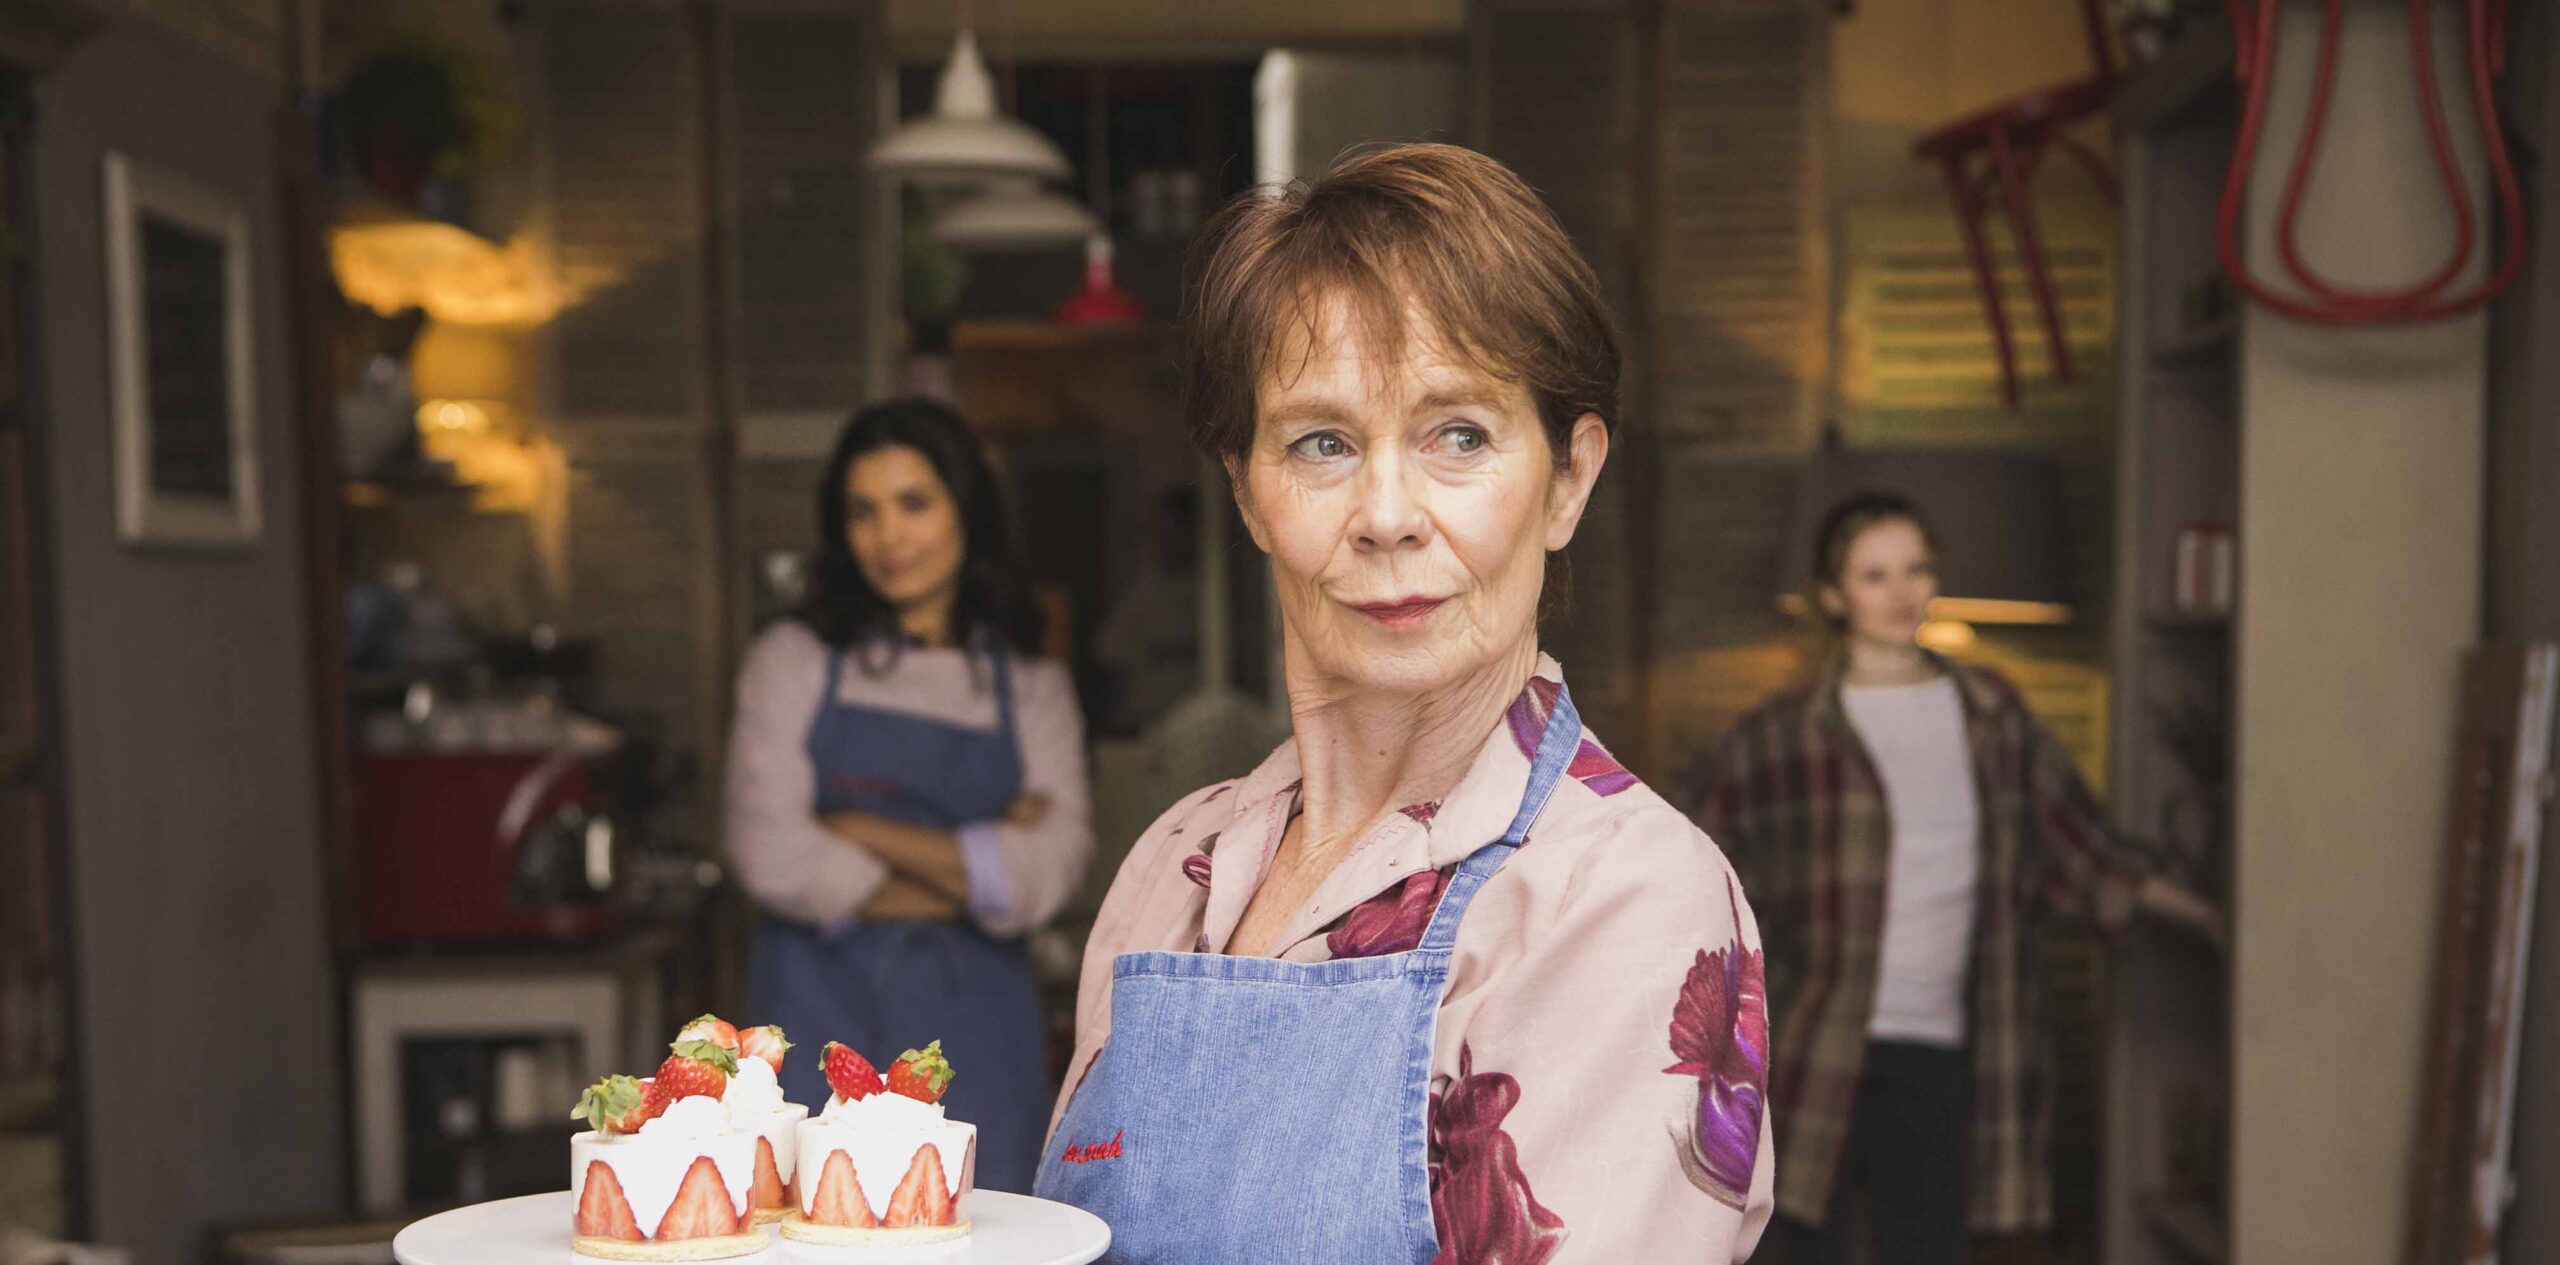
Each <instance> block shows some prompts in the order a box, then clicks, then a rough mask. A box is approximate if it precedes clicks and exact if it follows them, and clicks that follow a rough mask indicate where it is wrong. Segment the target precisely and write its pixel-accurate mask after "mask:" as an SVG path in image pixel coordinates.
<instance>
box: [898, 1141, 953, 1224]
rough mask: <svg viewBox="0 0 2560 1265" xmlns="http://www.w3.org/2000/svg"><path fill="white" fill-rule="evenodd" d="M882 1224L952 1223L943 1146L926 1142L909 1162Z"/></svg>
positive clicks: (949, 1190)
mask: <svg viewBox="0 0 2560 1265" xmlns="http://www.w3.org/2000/svg"><path fill="white" fill-rule="evenodd" d="M880 1224H881V1225H882V1226H916V1225H950V1224H952V1214H951V1186H950V1184H949V1183H947V1182H945V1181H944V1180H943V1177H942V1149H941V1148H940V1147H937V1146H935V1145H934V1144H932V1143H930V1142H927V1143H925V1144H924V1145H923V1146H920V1147H917V1148H916V1157H915V1158H914V1159H912V1160H909V1161H907V1177H906V1180H904V1181H902V1182H899V1183H898V1190H897V1193H895V1194H893V1195H891V1196H889V1212H888V1215H886V1216H883V1217H882V1218H880Z"/></svg>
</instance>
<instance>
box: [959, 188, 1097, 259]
mask: <svg viewBox="0 0 2560 1265" xmlns="http://www.w3.org/2000/svg"><path fill="white" fill-rule="evenodd" d="M1101 228H1102V224H1101V222H1100V221H1098V220H1096V219H1094V217H1093V212H1091V211H1089V210H1086V209H1085V206H1084V204H1083V203H1081V202H1078V201H1076V200H1075V199H1073V198H1070V197H1068V196H1066V195H1065V194H1062V193H1054V192H1051V191H1050V190H1047V189H1043V188H1041V187H1040V186H1039V185H1038V184H1037V183H1035V182H1033V181H1030V180H1024V179H1020V178H1018V177H1017V178H1011V179H1005V180H998V181H993V182H990V184H989V186H988V188H987V189H986V191H985V192H983V193H979V194H976V195H974V196H971V197H969V198H967V199H965V200H962V201H959V202H955V203H953V204H951V205H950V206H949V207H947V208H945V209H944V210H943V211H942V212H941V213H940V214H938V215H936V216H934V217H933V239H934V240H935V241H938V242H940V243H942V244H943V245H945V246H949V247H951V248H952V249H954V250H1035V249H1039V248H1042V247H1048V246H1065V245H1071V244H1074V243H1077V242H1081V241H1083V240H1085V239H1086V238H1088V237H1091V236H1092V235H1093V234H1095V233H1097V232H1099V231H1101Z"/></svg>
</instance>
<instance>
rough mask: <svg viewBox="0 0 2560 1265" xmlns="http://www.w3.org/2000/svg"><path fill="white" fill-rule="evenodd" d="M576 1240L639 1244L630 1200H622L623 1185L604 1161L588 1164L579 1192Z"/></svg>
mask: <svg viewBox="0 0 2560 1265" xmlns="http://www.w3.org/2000/svg"><path fill="white" fill-rule="evenodd" d="M578 1237H580V1238H587V1239H621V1240H623V1241H624V1242H627V1243H637V1242H639V1241H640V1223H639V1222H637V1221H634V1220H632V1218H631V1201H630V1200H628V1199H625V1198H623V1197H622V1183H621V1182H619V1181H616V1180H615V1179H614V1176H613V1168H612V1166H611V1165H608V1164H606V1163H605V1162H604V1161H603V1160H589V1161H587V1181H586V1185H585V1187H584V1188H583V1189H581V1190H580V1191H579V1192H578Z"/></svg>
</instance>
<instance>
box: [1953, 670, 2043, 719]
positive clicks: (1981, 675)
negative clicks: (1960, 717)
mask: <svg viewBox="0 0 2560 1265" xmlns="http://www.w3.org/2000/svg"><path fill="white" fill-rule="evenodd" d="M1943 666H1944V668H1945V669H1946V673H1947V676H1948V678H1949V679H1951V680H1953V681H1954V682H1955V683H1956V689H1957V690H1959V691H1960V692H1962V693H1963V694H1964V696H1965V698H1966V699H1967V700H1968V701H1970V702H1971V703H1972V704H1973V705H1974V706H1975V707H1977V708H1989V709H1992V710H1996V711H2004V712H2006V711H2022V710H2024V709H2025V707H2026V705H2027V703H2026V696H2025V695H2024V694H2021V693H2020V692H2019V691H2018V686H2017V683H2016V682H2014V681H2011V680H2010V679H2009V678H2008V677H2007V676H2004V675H2002V674H2001V672H2000V670H1999V669H1998V668H1995V667H1992V666H1990V665H1989V664H1983V663H1960V662H1958V661H1956V660H1953V659H1948V660H1945V661H1944V664H1943Z"/></svg>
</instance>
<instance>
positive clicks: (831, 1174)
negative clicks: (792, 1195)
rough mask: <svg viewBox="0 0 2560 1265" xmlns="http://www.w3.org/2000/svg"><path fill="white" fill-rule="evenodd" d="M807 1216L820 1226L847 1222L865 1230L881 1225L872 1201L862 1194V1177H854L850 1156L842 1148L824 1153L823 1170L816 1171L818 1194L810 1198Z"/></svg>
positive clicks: (846, 1223) (845, 1223)
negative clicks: (817, 1172)
mask: <svg viewBox="0 0 2560 1265" xmlns="http://www.w3.org/2000/svg"><path fill="white" fill-rule="evenodd" d="M809 1219H810V1220H811V1221H815V1222H817V1223H818V1224H820V1225H847V1226H852V1227H854V1228H855V1229H857V1230H868V1229H871V1228H873V1227H874V1226H877V1225H879V1224H880V1218H878V1217H875V1216H873V1215H871V1202H870V1201H869V1200H867V1199H865V1198H863V1195H862V1179H861V1178H859V1177H856V1176H854V1173H853V1159H852V1157H850V1156H848V1155H846V1154H845V1153H844V1152H842V1151H830V1152H828V1153H827V1167H826V1171H824V1172H822V1173H820V1174H818V1195H817V1197H816V1198H814V1199H812V1200H810V1201H809Z"/></svg>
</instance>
